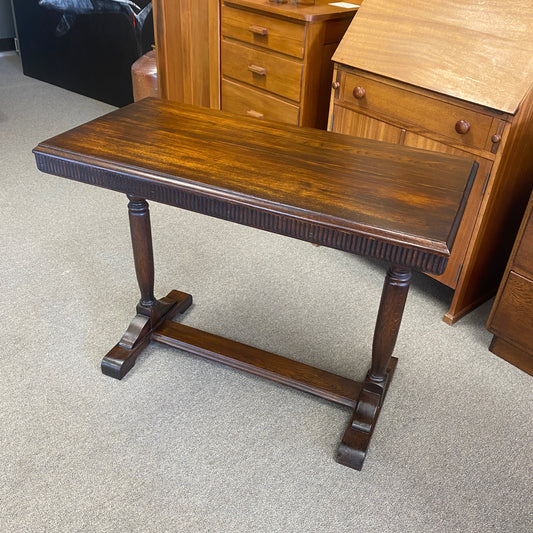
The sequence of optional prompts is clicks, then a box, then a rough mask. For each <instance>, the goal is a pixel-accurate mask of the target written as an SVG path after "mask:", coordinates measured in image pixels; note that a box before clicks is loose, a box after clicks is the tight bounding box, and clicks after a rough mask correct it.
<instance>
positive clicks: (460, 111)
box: [339, 71, 501, 150]
mask: <svg viewBox="0 0 533 533" xmlns="http://www.w3.org/2000/svg"><path fill="white" fill-rule="evenodd" d="M339 101H340V102H341V103H343V104H345V105H348V106H349V107H351V108H353V109H355V110H357V111H362V112H365V111H366V112H367V113H369V114H375V115H377V116H383V117H387V119H392V120H393V121H394V120H396V121H397V122H398V124H397V125H398V126H400V127H401V125H402V124H405V125H406V126H410V128H409V129H411V130H412V131H414V132H415V133H416V132H417V129H418V130H420V131H419V132H420V133H424V131H429V132H435V133H437V134H439V135H444V136H446V137H449V138H450V139H452V140H453V142H454V143H456V144H461V145H465V146H472V147H475V148H479V149H481V150H491V148H492V145H493V143H492V140H491V137H492V135H495V134H496V133H499V130H498V127H499V123H500V122H501V121H499V120H498V119H496V118H494V117H493V116H492V115H491V114H490V112H487V114H484V113H479V112H476V111H474V110H472V109H469V108H467V107H461V106H458V105H454V104H452V103H447V102H445V101H442V100H436V99H434V98H430V97H426V96H423V95H421V94H420V93H414V92H410V91H408V90H405V89H401V88H399V87H394V86H392V85H388V84H385V83H381V82H379V81H376V80H373V79H371V78H366V77H364V76H360V75H358V74H354V73H350V72H344V71H343V73H342V79H341V90H340V92H339Z"/></svg>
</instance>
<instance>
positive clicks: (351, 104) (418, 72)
mask: <svg viewBox="0 0 533 533" xmlns="http://www.w3.org/2000/svg"><path fill="white" fill-rule="evenodd" d="M532 5H533V4H531V3H530V2H529V0H528V1H527V2H526V1H525V0H515V1H513V0H510V2H508V3H506V4H501V3H497V2H495V1H493V0H487V2H485V3H484V5H483V7H480V6H481V5H480V4H479V3H478V2H476V1H475V0H465V1H464V2H460V3H459V2H450V3H446V5H441V4H436V3H434V2H430V1H428V0H412V1H411V2H409V3H408V4H406V3H403V2H402V3H400V2H398V1H396V0H365V3H364V4H363V5H362V7H361V9H360V10H359V13H358V15H357V17H356V18H355V19H354V21H353V23H352V25H351V26H350V28H349V29H348V31H347V32H346V35H345V37H344V39H343V40H342V42H341V44H340V46H339V48H338V49H337V51H336V53H335V55H334V57H333V59H334V61H335V71H334V75H333V84H332V87H333V89H332V94H331V105H330V118H329V126H328V128H329V129H330V130H332V131H335V132H339V133H344V134H348V135H355V136H359V137H365V138H369V139H376V140H379V141H385V142H390V143H397V144H398V143H399V144H404V145H407V146H412V147H415V148H422V149H426V150H434V151H441V152H447V153H453V154H459V155H461V154H463V155H465V156H468V157H474V158H475V159H476V160H477V161H478V163H479V169H478V172H477V176H476V179H475V182H474V185H473V188H472V191H471V194H470V197H469V200H468V204H467V207H466V210H465V214H464V216H463V220H462V222H461V225H460V228H459V233H458V235H457V237H456V241H455V245H454V248H453V251H452V255H451V257H450V261H449V263H448V267H447V268H446V271H445V272H444V274H443V275H441V276H438V277H437V279H438V280H439V281H440V282H442V283H444V284H445V285H447V286H448V287H450V288H452V289H454V296H453V299H452V302H451V305H450V309H449V311H448V312H447V313H446V315H445V316H444V320H445V322H447V323H450V324H451V323H453V322H455V321H456V320H458V319H459V318H461V317H462V316H464V315H465V314H466V313H468V312H469V311H470V310H472V309H473V308H474V307H476V306H477V305H479V304H480V303H482V302H483V301H485V300H487V299H488V298H490V297H491V296H492V295H494V293H495V292H496V289H497V287H498V285H499V282H500V279H501V276H502V273H503V270H504V268H505V264H506V261H507V258H508V256H509V252H510V250H511V247H512V243H513V241H514V237H515V235H516V232H517V229H518V226H519V224H520V219H521V216H522V214H523V212H524V209H525V204H526V202H527V198H528V196H529V191H530V190H531V187H532V185H533V157H531V154H532V153H533V92H532V90H531V80H532V78H533V65H532V64H531V61H530V57H531V55H532V54H533V32H532V29H531V28H532V27H533V8H532ZM519 7H523V9H518V8H519ZM465 9H467V10H468V11H469V13H470V16H472V17H473V16H474V15H475V16H476V17H478V18H477V19H473V20H472V19H465V18H464V10H465ZM513 16H516V17H518V16H519V17H520V21H519V20H518V19H517V20H516V21H515V26H512V22H513ZM502 19H504V20H505V22H506V23H507V24H509V25H510V26H509V27H508V28H507V29H508V32H507V34H508V36H511V38H509V39H507V40H505V39H502V38H501V36H499V35H497V36H495V37H494V40H491V36H490V35H488V36H487V35H486V34H481V33H479V32H476V31H473V30H474V29H475V26H476V25H478V26H479V27H482V28H484V29H485V31H489V32H490V31H497V29H498V28H500V27H501V20H502ZM528 19H529V20H530V21H531V22H532V23H531V24H523V22H524V20H528ZM440 24H442V26H441V25H440ZM511 30H512V31H511ZM451 40H452V41H453V42H451ZM457 40H460V42H461V46H459V47H458V46H456V44H455V43H456V42H457ZM491 47H492V48H491ZM481 52H482V53H481ZM450 53H453V54H454V55H453V56H450ZM470 56H473V57H474V58H475V59H476V61H477V63H476V64H475V65H474V64H473V63H472V57H470ZM483 63H484V64H483ZM468 67H470V68H471V70H468ZM509 69H513V74H514V75H513V76H512V77H510V73H509ZM523 78H525V79H523Z"/></svg>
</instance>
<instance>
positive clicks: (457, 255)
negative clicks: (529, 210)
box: [403, 132, 492, 289]
mask: <svg viewBox="0 0 533 533" xmlns="http://www.w3.org/2000/svg"><path fill="white" fill-rule="evenodd" d="M403 142H404V144H405V145H406V146H412V147H413V148H422V149H423V150H431V151H434V152H444V153H447V154H454V155H463V156H465V157H470V158H471V157H472V155H471V154H469V153H468V152H463V151H461V150H458V149H456V148H452V147H451V146H448V145H446V144H443V143H440V142H438V141H434V140H432V139H428V138H427V137H423V136H422V135H416V134H414V133H411V132H406V134H405V137H404V141H403ZM477 162H478V163H479V168H478V171H477V175H476V178H475V180H474V184H473V186H472V190H471V191H470V195H469V197H468V202H467V204H466V208H465V211H464V214H463V219H462V221H461V225H460V226H459V230H458V232H457V236H456V238H455V244H454V247H453V249H452V253H451V256H450V259H449V261H448V266H447V267H446V270H445V271H444V274H441V275H440V276H433V277H434V278H435V279H438V280H439V281H440V282H441V283H444V284H445V285H447V286H448V287H451V288H452V289H455V288H456V287H457V280H458V277H459V274H460V268H461V266H462V264H463V262H464V259H465V254H466V250H467V248H468V244H469V242H470V239H471V237H472V232H473V231H474V226H475V223H476V219H477V216H478V213H479V208H480V207H481V201H482V199H483V190H484V188H485V183H486V181H487V177H488V175H489V173H490V171H491V168H492V161H489V160H486V159H482V158H477Z"/></svg>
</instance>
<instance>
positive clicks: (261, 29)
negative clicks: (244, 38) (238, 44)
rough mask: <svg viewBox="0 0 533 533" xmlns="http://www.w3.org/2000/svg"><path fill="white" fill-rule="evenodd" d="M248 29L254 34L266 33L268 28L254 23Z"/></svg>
mask: <svg viewBox="0 0 533 533" xmlns="http://www.w3.org/2000/svg"><path fill="white" fill-rule="evenodd" d="M248 29H249V30H250V31H251V32H252V33H255V34H256V35H268V28H265V27H264V26H256V25H255V24H252V25H251V26H250V27H249V28H248Z"/></svg>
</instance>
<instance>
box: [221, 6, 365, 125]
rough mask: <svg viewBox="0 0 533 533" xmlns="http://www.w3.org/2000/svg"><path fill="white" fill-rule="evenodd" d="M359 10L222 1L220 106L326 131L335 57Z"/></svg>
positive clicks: (245, 113) (249, 114) (241, 112)
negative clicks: (334, 54) (336, 49)
mask: <svg viewBox="0 0 533 533" xmlns="http://www.w3.org/2000/svg"><path fill="white" fill-rule="evenodd" d="M356 11H357V8H355V7H354V8H351V9H346V8H339V7H334V6H331V5H329V3H327V2H320V1H319V2H317V3H316V4H315V5H313V6H309V5H303V4H301V5H294V4H275V3H269V2H266V1H264V0H225V1H223V2H222V4H221V13H220V20H221V22H220V34H221V45H220V71H221V108H222V109H223V110H225V111H230V112H233V113H237V114H242V115H248V116H252V117H257V118H264V119H268V120H278V121H282V122H287V123H290V124H298V125H302V126H312V127H317V128H323V129H325V128H326V125H327V117H328V107H329V93H330V83H331V77H332V73H333V63H332V61H331V56H332V54H333V52H334V50H335V48H336V47H337V45H338V44H339V42H340V40H341V38H342V36H343V35H344V32H345V31H346V29H347V28H348V26H349V24H350V22H351V20H352V18H353V16H354V14H355V12H356Z"/></svg>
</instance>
